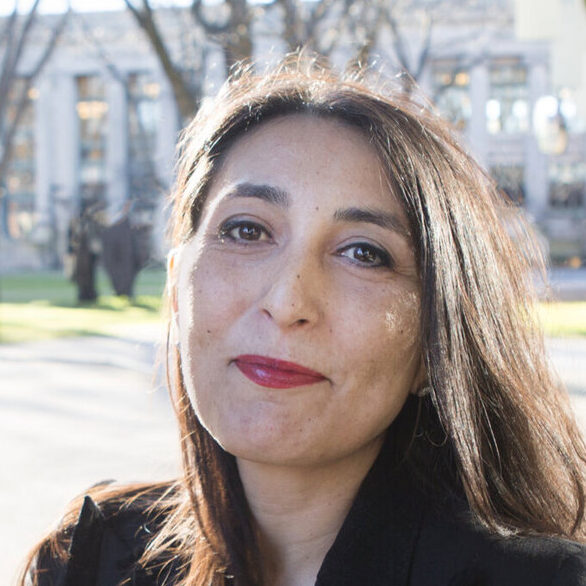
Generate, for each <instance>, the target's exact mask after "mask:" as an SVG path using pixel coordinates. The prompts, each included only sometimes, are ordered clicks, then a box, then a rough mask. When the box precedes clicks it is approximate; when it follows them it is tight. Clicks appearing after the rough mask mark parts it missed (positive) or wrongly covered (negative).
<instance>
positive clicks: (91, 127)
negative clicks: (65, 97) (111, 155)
mask: <svg viewBox="0 0 586 586" xmlns="http://www.w3.org/2000/svg"><path fill="white" fill-rule="evenodd" d="M76 107H77V116H78V121H79V189H80V201H81V202H82V205H83V202H86V203H89V202H91V203H96V202H102V201H104V200H105V197H106V145H107V139H106V136H107V131H108V128H107V122H108V103H107V101H106V91H105V84H104V80H103V79H102V78H101V77H100V76H98V75H84V76H80V77H78V78H77V106H76Z"/></svg>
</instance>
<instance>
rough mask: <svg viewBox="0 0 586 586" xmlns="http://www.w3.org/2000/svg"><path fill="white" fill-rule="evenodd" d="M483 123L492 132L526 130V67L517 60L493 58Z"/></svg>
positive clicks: (507, 132) (527, 95)
mask: <svg viewBox="0 0 586 586" xmlns="http://www.w3.org/2000/svg"><path fill="white" fill-rule="evenodd" d="M486 124H487V129H488V132H490V133H491V134H499V133H506V134H514V133H523V132H527V131H528V130H529V89H528V85H527V68H526V67H525V65H523V64H522V63H520V62H519V61H518V60H516V59H501V60H497V61H493V62H492V63H491V67H490V95H489V100H488V101H487V103H486Z"/></svg>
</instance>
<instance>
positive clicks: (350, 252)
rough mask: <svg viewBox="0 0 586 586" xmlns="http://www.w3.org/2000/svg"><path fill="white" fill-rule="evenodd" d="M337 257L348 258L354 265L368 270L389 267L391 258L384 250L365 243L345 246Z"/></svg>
mask: <svg viewBox="0 0 586 586" xmlns="http://www.w3.org/2000/svg"><path fill="white" fill-rule="evenodd" d="M339 255H340V256H344V257H346V258H349V259H350V260H351V261H352V262H353V263H355V264H359V265H362V266H365V267H369V268H370V267H373V268H374V267H390V266H391V265H392V261H391V257H390V255H389V253H388V252H387V251H386V250H383V249H382V248H379V247H378V246H374V245H373V244H369V243H367V242H357V243H354V244H350V245H349V246H345V247H344V248H342V249H341V250H340V251H339Z"/></svg>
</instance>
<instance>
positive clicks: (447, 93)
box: [433, 61, 472, 130]
mask: <svg viewBox="0 0 586 586" xmlns="http://www.w3.org/2000/svg"><path fill="white" fill-rule="evenodd" d="M433 85H434V95H435V102H436V106H437V108H438V110H439V112H440V114H441V115H442V116H443V117H444V118H446V119H447V120H449V121H450V122H451V123H452V124H453V125H454V126H455V127H456V128H457V129H458V130H465V129H466V127H467V126H468V123H469V121H470V115H471V113H472V105H471V103H470V74H469V73H468V71H467V70H466V69H463V68H461V67H459V66H458V63H457V62H456V61H436V62H435V63H434V66H433Z"/></svg>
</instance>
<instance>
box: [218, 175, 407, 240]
mask: <svg viewBox="0 0 586 586" xmlns="http://www.w3.org/2000/svg"><path fill="white" fill-rule="evenodd" d="M226 197H227V198H229V199H232V198H237V197H255V198H258V199H262V200H263V201H266V202H267V203H270V204H273V205H276V206H279V207H281V208H287V207H289V205H290V197H289V194H288V193H287V192H286V191H285V190H284V189H280V188H279V187H275V186H274V185H268V184H265V183H238V184H237V185H235V186H234V187H233V188H232V189H231V190H230V192H229V193H228V194H226ZM334 220H335V221H336V222H352V223H367V224H374V225H376V226H380V227H381V228H385V229H386V230H392V231H393V232H397V233H399V234H401V235H402V236H404V237H406V238H409V237H410V232H409V230H408V229H407V228H406V226H405V224H404V222H403V221H402V220H401V218H400V217H399V216H398V215H397V214H393V213H390V212H387V211H384V210H379V209H372V208H358V207H350V208H343V209H338V210H336V211H335V212H334Z"/></svg>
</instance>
